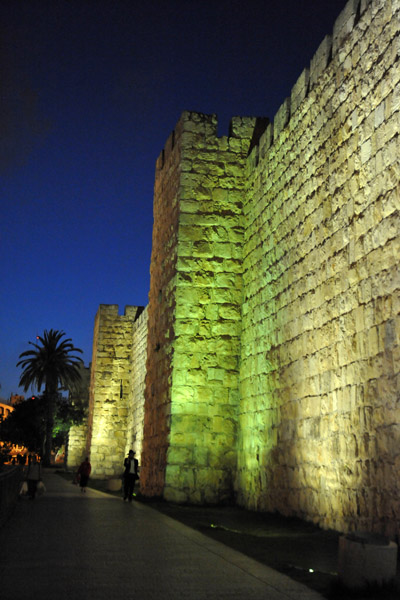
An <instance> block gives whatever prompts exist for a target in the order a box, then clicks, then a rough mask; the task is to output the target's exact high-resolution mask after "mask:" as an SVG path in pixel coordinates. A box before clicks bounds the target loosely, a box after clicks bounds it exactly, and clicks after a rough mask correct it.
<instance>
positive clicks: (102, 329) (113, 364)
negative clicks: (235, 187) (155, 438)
mask: <svg viewBox="0 0 400 600" xmlns="http://www.w3.org/2000/svg"><path fill="white" fill-rule="evenodd" d="M141 310H142V309H141V307H137V306H126V307H125V312H124V315H119V314H118V306H117V305H114V304H110V305H107V304H101V305H100V308H99V310H98V312H97V315H96V319H95V328H94V342H93V355H92V370H91V382H90V391H89V427H88V447H89V449H90V462H91V464H92V475H93V476H94V477H99V478H103V477H105V478H107V477H112V476H114V475H120V473H121V465H123V460H124V456H125V450H126V440H127V431H128V414H129V411H130V407H131V406H132V397H131V393H132V384H131V381H132V363H131V357H132V345H133V328H134V323H135V321H136V319H137V317H138V314H140V312H141Z"/></svg>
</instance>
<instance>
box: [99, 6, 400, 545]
mask: <svg viewBox="0 0 400 600" xmlns="http://www.w3.org/2000/svg"><path fill="white" fill-rule="evenodd" d="M399 22H400V0H385V1H384V0H371V1H368V0H350V2H349V3H348V4H347V6H346V8H345V10H344V11H343V12H342V14H341V15H340V16H339V18H338V20H337V22H336V24H335V28H334V31H333V35H332V36H327V37H326V38H325V39H324V40H323V42H322V43H321V45H320V47H319V49H318V51H317V53H316V54H315V56H314V57H313V59H312V60H311V64H310V68H309V69H305V70H304V71H303V73H302V74H301V75H300V77H299V79H298V81H297V82H296V84H295V86H294V88H293V90H292V94H291V97H290V98H288V99H287V100H285V101H284V102H283V104H282V106H281V108H280V109H279V111H278V113H277V115H276V116H275V118H274V120H273V123H272V124H271V125H269V126H267V127H266V121H265V120H259V119H253V118H235V119H233V120H232V125H231V131H230V135H229V136H228V137H222V138H218V137H217V132H216V129H217V127H216V118H215V116H213V115H202V114H198V113H189V112H185V113H183V115H182V118H181V119H180V121H179V122H178V124H177V126H176V128H175V130H174V132H173V133H172V134H171V136H170V138H169V139H168V141H167V144H166V146H165V148H164V150H163V152H162V154H161V156H160V157H159V159H158V161H157V166H156V180H155V195H154V229H153V248H152V259H151V269H150V270H151V287H150V294H149V306H148V312H145V313H143V314H142V316H141V317H140V318H141V319H142V320H141V323H140V324H139V323H137V324H136V326H135V318H136V317H137V315H136V313H135V316H134V317H132V315H129V314H128V315H126V316H125V317H119V316H118V310H117V307H114V306H111V307H104V306H102V307H101V308H100V311H99V315H98V317H97V319H96V327H95V339H94V354H93V365H92V384H91V406H90V413H89V441H90V443H91V449H92V451H91V459H92V464H94V467H95V472H97V473H98V474H99V475H100V474H102V475H112V474H115V473H117V472H119V471H120V464H121V460H122V458H123V454H124V452H125V451H126V450H127V449H128V447H130V446H131V445H134V446H135V448H136V451H137V452H138V451H139V452H140V448H141V463H142V469H141V491H142V493H144V494H145V495H148V496H156V495H163V496H164V497H165V498H167V499H169V500H173V501H178V502H193V503H203V502H220V501H224V500H226V499H228V498H230V497H231V496H232V494H234V495H235V496H236V499H237V501H238V502H239V504H241V505H243V506H245V507H247V508H251V509H256V510H278V511H280V512H282V513H284V514H290V515H297V516H300V517H303V518H305V519H309V520H312V521H314V522H315V523H318V524H320V525H322V526H324V527H332V528H335V529H338V530H349V529H354V528H359V529H361V528H365V529H370V530H375V531H383V532H385V533H388V534H390V535H391V536H392V537H393V536H395V535H396V533H397V535H398V534H399V530H400V524H399V514H400V505H399V500H398V498H399V497H400V494H399V492H400V490H399V480H400V478H399V475H400V451H399V447H400V445H399V441H400V425H399V423H400V408H399V389H398V380H399V368H398V364H399V362H398V361H399V306H400V301H399V274H398V258H399V214H398V210H399V175H400V168H399V159H398V157H399V117H400V115H399V112H400V83H399V79H400V69H399V62H400V61H399V54H400V41H399V39H400V38H399ZM264 130H265V131H264ZM260 134H262V135H261V138H260ZM252 148H253V150H252V151H251V153H250V156H249V158H248V159H247V160H246V155H247V154H248V152H249V151H250V150H251V149H252ZM131 317H132V318H131ZM135 327H137V331H136V332H135ZM146 328H147V329H148V335H147V361H146V375H145V379H144V374H143V365H144V358H143V357H144V355H145V344H144V339H145V333H144V332H145V330H146ZM133 340H136V341H135V342H134V341H133ZM132 344H136V346H137V347H136V349H134V348H133V346H132ZM136 361H138V365H139V366H138V373H136V374H135V372H134V370H135V363H136ZM121 380H122V381H123V386H122V389H123V393H122V396H121V395H120V382H121ZM143 386H144V396H145V399H144V405H143V398H142V391H139V392H138V395H137V398H136V393H137V390H143ZM125 390H127V393H126V394H125ZM135 398H136V399H135ZM143 409H144V417H143ZM143 418H144V424H143V432H142V419H143Z"/></svg>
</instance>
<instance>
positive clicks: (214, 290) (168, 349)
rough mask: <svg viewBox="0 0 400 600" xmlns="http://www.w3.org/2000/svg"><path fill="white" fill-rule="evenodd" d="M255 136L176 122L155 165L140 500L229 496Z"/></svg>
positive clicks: (247, 123) (235, 126)
mask: <svg viewBox="0 0 400 600" xmlns="http://www.w3.org/2000/svg"><path fill="white" fill-rule="evenodd" d="M254 126H255V119H249V118H247V119H246V118H235V119H233V120H232V123H231V131H230V135H229V137H222V138H218V137H217V121H216V117H215V116H214V115H201V114H199V113H188V112H187V113H184V114H183V115H182V118H181V120H180V121H179V123H178V125H177V127H176V129H175V131H174V133H173V135H172V136H171V138H170V140H169V142H168V144H167V147H166V149H165V150H164V152H163V154H162V158H161V159H160V160H159V162H158V165H157V172H156V184H155V201H154V232H153V254H152V263H151V289H150V303H149V343H148V348H149V351H148V352H149V355H148V363H147V380H146V392H145V393H146V412H145V431H144V450H143V466H142V476H141V491H142V492H143V493H145V494H149V495H152V494H154V493H156V494H161V493H163V495H164V497H166V498H167V499H169V500H174V501H190V502H195V503H196V502H197V503H200V502H216V501H219V500H221V499H223V498H227V497H230V495H231V493H232V473H233V471H234V469H235V452H234V447H235V436H236V422H237V418H236V413H237V403H238V395H237V390H238V373H239V371H238V368H239V362H238V361H239V339H240V306H241V296H242V288H241V270H242V245H243V225H242V193H243V192H242V190H243V174H244V164H245V158H246V156H247V152H248V149H249V145H250V141H251V138H252V135H253V131H254ZM172 139H173V140H174V144H173V145H172V142H171V140H172ZM165 246H167V247H166V248H165ZM146 461H147V462H146Z"/></svg>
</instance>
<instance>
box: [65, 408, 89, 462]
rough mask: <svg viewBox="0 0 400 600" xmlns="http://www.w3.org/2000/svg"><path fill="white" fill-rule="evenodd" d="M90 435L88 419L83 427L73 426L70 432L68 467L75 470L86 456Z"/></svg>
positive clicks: (82, 424)
mask: <svg viewBox="0 0 400 600" xmlns="http://www.w3.org/2000/svg"><path fill="white" fill-rule="evenodd" d="M87 434H88V423H87V419H85V420H84V421H83V423H81V425H72V427H71V428H70V430H69V432H68V455H67V467H68V468H69V469H75V468H76V467H78V466H79V465H80V464H81V462H82V461H83V460H84V458H85V456H86V443H87Z"/></svg>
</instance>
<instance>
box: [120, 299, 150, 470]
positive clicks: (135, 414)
mask: <svg viewBox="0 0 400 600" xmlns="http://www.w3.org/2000/svg"><path fill="white" fill-rule="evenodd" d="M147 322H148V309H147V307H146V308H145V309H144V311H143V312H142V313H141V314H140V316H138V317H137V318H136V321H135V322H134V323H133V330H132V353H131V357H130V361H131V365H132V371H131V378H130V382H129V384H130V393H129V399H130V401H129V404H128V427H127V436H126V442H125V454H128V452H129V450H130V449H133V450H134V451H135V452H136V457H137V459H138V460H139V462H140V460H141V458H140V457H141V453H142V444H143V423H144V383H145V376H146V360H147Z"/></svg>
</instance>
